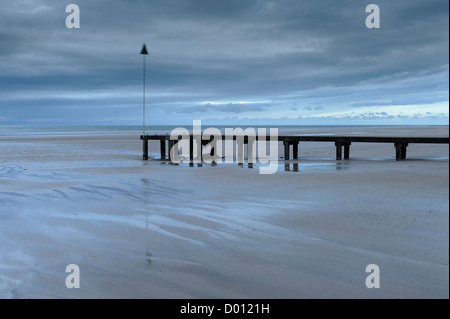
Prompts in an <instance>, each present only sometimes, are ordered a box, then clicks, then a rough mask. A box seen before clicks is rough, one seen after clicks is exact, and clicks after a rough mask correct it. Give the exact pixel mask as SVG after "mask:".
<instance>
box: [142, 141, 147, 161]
mask: <svg viewBox="0 0 450 319" xmlns="http://www.w3.org/2000/svg"><path fill="white" fill-rule="evenodd" d="M142 159H143V160H144V161H147V160H148V140H147V139H145V138H143V140H142Z"/></svg>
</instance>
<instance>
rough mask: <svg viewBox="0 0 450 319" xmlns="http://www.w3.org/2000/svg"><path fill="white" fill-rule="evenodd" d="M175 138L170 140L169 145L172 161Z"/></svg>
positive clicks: (170, 159)
mask: <svg viewBox="0 0 450 319" xmlns="http://www.w3.org/2000/svg"><path fill="white" fill-rule="evenodd" d="M173 142H174V141H173V140H169V142H168V144H169V145H168V146H169V152H168V153H169V161H171V162H172V158H173V154H172V152H173V151H172V149H173Z"/></svg>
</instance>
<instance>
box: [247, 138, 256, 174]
mask: <svg viewBox="0 0 450 319" xmlns="http://www.w3.org/2000/svg"><path fill="white" fill-rule="evenodd" d="M254 147H255V142H254V140H253V139H250V138H249V139H248V144H247V161H248V168H253V163H254V162H255V159H254V158H253V157H254V156H253V154H255V153H254V149H253V148H254Z"/></svg>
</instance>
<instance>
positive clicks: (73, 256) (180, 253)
mask: <svg viewBox="0 0 450 319" xmlns="http://www.w3.org/2000/svg"><path fill="white" fill-rule="evenodd" d="M350 130H351V129H350V128H329V129H327V130H325V131H324V130H323V129H322V131H319V130H311V132H310V133H311V134H318V133H323V134H360V135H376V136H448V133H449V132H448V126H436V127H431V126H430V127H426V126H424V127H413V126H411V127H365V128H361V130H360V131H358V132H355V131H350ZM284 133H285V134H296V133H299V132H298V131H295V130H292V131H289V130H285V132H284ZM304 133H305V132H300V133H299V134H304ZM139 134H140V133H139V132H102V133H98V134H97V133H92V132H91V133H85V134H82V133H73V134H60V133H52V134H25V135H17V134H3V135H0V204H1V205H0V221H1V222H0V248H1V249H0V298H295V299H296V298H448V297H449V240H448V238H449V188H448V183H449V164H448V159H449V148H448V145H446V144H444V145H428V144H423V145H417V144H411V145H410V146H409V147H408V154H407V160H405V161H395V152H394V147H393V145H391V144H369V143H355V144H354V145H353V144H352V148H351V157H350V160H346V161H344V160H343V161H336V160H334V156H335V148H334V145H333V144H332V143H314V142H308V143H300V159H299V160H298V161H296V163H298V172H297V171H293V170H292V169H291V170H290V171H285V170H284V163H283V161H280V165H279V170H278V172H277V173H275V174H272V175H261V174H259V173H258V169H249V168H247V167H246V166H245V165H244V167H239V166H238V165H237V164H222V163H219V164H218V165H217V166H214V167H212V166H211V165H204V166H203V167H189V166H188V165H179V166H175V165H170V164H168V163H167V162H162V161H159V160H153V161H152V160H150V161H142V160H141V157H142V145H141V141H139ZM157 146H158V145H157V144H156V143H151V144H150V151H151V152H152V154H153V155H154V156H157V154H158V148H157ZM280 149H281V148H280ZM279 154H280V155H281V154H282V153H281V151H280V153H279ZM291 164H293V161H292V162H291ZM69 264H76V265H78V266H79V268H80V288H79V289H68V288H66V285H65V280H66V277H67V276H68V273H66V272H65V269H66V266H67V265H69ZM369 264H376V265H378V266H379V268H380V288H378V289H368V288H367V287H366V285H365V280H366V277H367V276H368V275H369V274H368V273H366V272H365V269H366V266H367V265H369Z"/></svg>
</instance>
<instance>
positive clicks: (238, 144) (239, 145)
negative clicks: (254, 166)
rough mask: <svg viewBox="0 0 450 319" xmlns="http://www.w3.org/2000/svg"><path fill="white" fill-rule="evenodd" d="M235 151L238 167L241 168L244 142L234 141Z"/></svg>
mask: <svg viewBox="0 0 450 319" xmlns="http://www.w3.org/2000/svg"><path fill="white" fill-rule="evenodd" d="M236 151H237V158H238V165H240V166H242V165H243V164H244V141H243V140H242V141H240V140H239V139H236Z"/></svg>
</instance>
